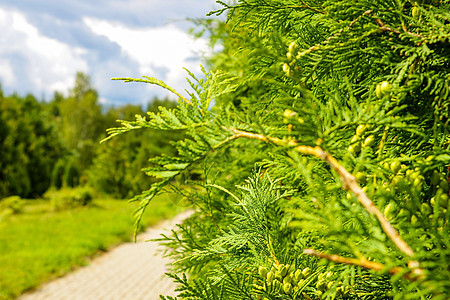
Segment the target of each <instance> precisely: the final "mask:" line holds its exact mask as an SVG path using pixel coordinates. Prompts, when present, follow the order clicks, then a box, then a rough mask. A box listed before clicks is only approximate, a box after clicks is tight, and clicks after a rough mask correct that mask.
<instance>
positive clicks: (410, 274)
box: [303, 249, 425, 281]
mask: <svg viewBox="0 0 450 300" xmlns="http://www.w3.org/2000/svg"><path fill="white" fill-rule="evenodd" d="M303 253H305V254H307V255H312V256H316V257H319V258H325V259H327V260H329V261H332V262H336V263H342V264H347V265H354V266H359V267H363V268H366V269H371V270H375V271H383V270H386V268H387V267H386V265H384V264H381V263H377V262H373V261H370V260H367V259H366V258H364V257H363V258H360V259H357V258H351V257H343V256H339V255H337V254H326V253H323V252H319V251H317V250H314V249H304V250H303ZM388 273H389V274H391V275H395V274H402V276H403V277H404V278H406V279H409V280H411V281H415V280H419V279H424V277H425V275H424V273H423V272H422V270H420V269H415V270H412V271H409V270H407V269H405V268H402V267H394V268H390V269H388Z"/></svg>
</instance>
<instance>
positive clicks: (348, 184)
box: [231, 128, 416, 265]
mask: <svg viewBox="0 0 450 300" xmlns="http://www.w3.org/2000/svg"><path fill="white" fill-rule="evenodd" d="M231 131H232V132H233V133H234V136H233V138H239V137H245V138H251V139H256V140H260V141H263V142H266V143H273V144H275V145H278V146H291V147H293V148H294V150H295V151H297V152H300V153H303V154H308V155H313V156H315V157H318V158H320V159H322V160H323V161H325V162H327V163H328V164H329V165H330V166H331V167H332V168H333V170H335V171H336V172H337V173H338V174H339V176H340V179H341V182H342V184H343V188H344V190H347V191H348V190H350V191H352V192H353V193H354V194H355V195H356V198H357V199H358V202H359V203H361V205H362V206H364V208H365V209H366V210H367V211H368V212H369V213H370V214H374V215H375V216H376V217H377V219H378V221H379V222H380V224H381V227H382V228H383V231H384V232H385V233H386V235H387V236H388V237H389V238H390V239H391V240H392V242H393V243H394V244H395V245H396V246H397V248H398V249H399V250H400V251H402V252H403V253H405V254H406V255H408V256H414V251H413V250H412V248H411V247H410V246H409V245H408V244H407V243H406V242H405V241H404V240H403V239H402V238H401V237H400V235H399V234H398V232H397V231H396V230H395V228H394V227H393V226H392V225H391V223H389V221H388V220H387V219H386V217H385V216H384V214H383V213H382V212H381V211H380V210H379V209H378V208H377V207H376V206H375V204H374V203H373V202H372V200H370V199H369V197H368V196H367V194H366V193H365V192H364V191H363V190H362V188H361V187H360V186H359V184H358V182H357V181H356V178H355V176H353V175H352V174H350V172H348V171H347V170H346V169H345V168H344V167H343V166H342V165H341V164H339V162H338V161H337V160H336V159H335V158H334V157H332V156H331V155H330V154H329V153H328V152H326V151H324V150H323V149H322V148H320V147H319V146H316V147H311V146H303V145H298V143H297V142H295V141H293V140H289V141H286V140H282V139H279V138H275V137H269V136H265V135H262V134H256V133H251V132H246V131H242V130H238V129H236V128H231ZM413 265H416V263H413Z"/></svg>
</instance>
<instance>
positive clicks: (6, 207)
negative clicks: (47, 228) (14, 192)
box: [0, 196, 24, 215]
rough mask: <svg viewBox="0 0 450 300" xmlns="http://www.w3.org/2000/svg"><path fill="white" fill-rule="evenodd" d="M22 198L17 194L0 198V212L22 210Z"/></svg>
mask: <svg viewBox="0 0 450 300" xmlns="http://www.w3.org/2000/svg"><path fill="white" fill-rule="evenodd" d="M23 205H24V203H23V200H22V198H20V197H19V196H10V197H7V198H3V199H1V200H0V214H2V215H10V214H19V213H21V212H22V211H23Z"/></svg>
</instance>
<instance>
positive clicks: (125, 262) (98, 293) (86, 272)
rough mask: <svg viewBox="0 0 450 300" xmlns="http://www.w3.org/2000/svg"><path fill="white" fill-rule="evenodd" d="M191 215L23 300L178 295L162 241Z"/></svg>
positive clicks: (139, 299)
mask: <svg viewBox="0 0 450 300" xmlns="http://www.w3.org/2000/svg"><path fill="white" fill-rule="evenodd" d="M189 214H191V212H190V211H186V212H183V213H181V214H179V215H177V216H176V217H175V218H173V219H172V220H167V221H164V222H162V223H160V224H158V225H156V226H154V227H151V228H149V229H148V230H147V231H145V232H144V233H141V234H139V235H138V241H137V242H136V243H125V244H122V245H120V246H118V247H116V248H114V249H112V250H111V251H110V252H107V253H106V254H104V255H102V256H100V257H98V258H96V259H94V260H92V262H91V263H90V264H89V265H88V266H86V267H82V268H79V269H77V270H76V271H74V272H73V273H69V274H68V275H66V276H64V277H61V278H58V279H56V280H54V281H51V282H49V283H46V284H44V285H43V286H42V287H41V288H39V289H37V290H35V291H33V292H30V293H27V294H24V295H22V296H21V297H20V298H19V299H20V300H103V299H105V300H106V299H107V300H116V299H117V300H154V299H160V298H159V295H160V294H162V295H170V296H175V293H174V289H175V284H174V283H173V282H172V280H171V279H170V278H167V277H165V276H163V275H164V273H165V272H166V264H168V263H170V262H169V260H168V259H167V258H163V257H162V253H161V251H162V249H163V248H162V247H161V246H159V245H158V243H156V242H145V241H146V240H149V239H154V238H159V237H160V234H161V233H164V232H168V231H169V230H170V229H172V228H174V227H175V224H179V223H181V221H182V220H183V219H185V218H186V217H187V216H189Z"/></svg>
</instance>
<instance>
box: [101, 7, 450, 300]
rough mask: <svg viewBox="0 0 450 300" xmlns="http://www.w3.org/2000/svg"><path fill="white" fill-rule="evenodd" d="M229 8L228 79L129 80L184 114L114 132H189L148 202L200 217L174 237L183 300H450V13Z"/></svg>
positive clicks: (164, 159)
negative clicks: (184, 83)
mask: <svg viewBox="0 0 450 300" xmlns="http://www.w3.org/2000/svg"><path fill="white" fill-rule="evenodd" d="M219 2H220V3H221V4H222V5H223V6H224V8H223V9H222V10H219V11H217V12H216V13H218V14H220V13H223V12H229V14H228V23H226V24H222V23H220V22H217V23H214V22H210V21H204V22H203V24H204V25H205V26H206V28H207V29H208V30H210V32H211V33H212V37H213V39H214V40H218V41H222V42H223V48H222V51H220V53H218V54H217V55H216V56H215V57H213V58H212V59H211V60H210V66H211V67H212V69H213V70H212V71H210V72H206V71H205V72H204V76H202V77H199V76H194V75H193V74H190V78H189V84H190V86H191V87H192V89H193V91H192V92H191V93H189V96H188V97H185V96H183V95H182V94H180V93H178V92H177V91H175V90H173V89H172V88H170V87H169V86H167V85H166V84H165V83H163V82H161V81H160V80H157V79H155V78H151V77H144V79H130V78H122V80H124V81H126V82H128V81H137V82H146V83H150V84H156V85H159V86H161V87H163V88H165V89H168V90H170V91H171V92H173V93H174V94H176V95H177V96H178V97H179V102H178V106H177V107H176V108H174V109H167V108H164V107H161V108H160V111H159V112H158V113H149V114H148V115H147V116H146V117H145V118H144V117H140V116H138V117H137V118H136V121H134V122H123V123H122V125H123V126H122V127H119V128H115V129H111V130H110V131H109V133H110V137H113V136H115V135H117V134H121V133H125V132H127V131H130V130H134V129H138V128H147V127H148V128H152V129H157V130H185V131H186V133H187V138H185V139H184V140H181V141H173V142H172V144H173V145H174V147H175V148H176V149H177V152H178V153H177V155H174V156H171V155H161V156H159V157H156V158H151V162H153V163H154V164H155V165H154V166H153V167H152V168H148V169H146V170H145V171H146V173H147V174H148V175H150V176H154V177H156V178H157V179H159V181H158V182H156V183H154V184H153V185H152V186H151V187H150V188H149V190H147V191H145V192H144V193H143V194H142V195H139V196H136V197H135V200H140V203H141V207H140V210H139V211H138V213H140V214H138V218H139V217H140V215H142V213H143V212H144V211H145V207H146V206H147V205H148V204H149V202H150V200H151V198H152V197H153V196H155V195H157V194H159V193H160V192H161V191H162V190H163V189H173V190H174V191H176V192H179V193H180V194H182V195H183V196H184V197H185V198H186V199H188V201H191V202H192V204H193V206H194V207H195V208H196V211H195V213H194V214H193V215H192V217H190V218H189V219H187V220H185V221H184V222H183V224H181V225H180V227H179V228H178V229H177V230H175V231H174V232H173V234H172V235H171V236H164V237H163V238H162V241H163V243H165V244H166V245H167V247H169V248H170V249H171V251H170V252H169V253H170V255H171V256H172V258H173V259H174V261H176V263H175V264H174V270H173V272H172V275H171V276H172V277H173V278H174V279H175V281H176V282H178V283H179V285H180V287H179V289H178V291H179V295H178V296H179V297H180V298H181V299H188V300H198V299H214V300H217V299H224V300H225V299H226V300H230V299H236V300H241V299H269V300H281V299H286V300H288V299H314V300H317V299H319V300H322V299H442V300H444V299H449V298H450V294H449V291H450V265H449V262H450V239H449V234H448V233H449V220H450V207H449V202H450V201H449V177H450V174H449V162H450V130H449V124H450V119H449V115H450V114H449V112H450V26H449V20H450V14H449V11H450V1H448V0H443V1H417V2H412V1H411V2H410V1H389V0H380V1H370V0H369V1H357V0H333V1H331V0H325V1H321V0H310V1H293V0H245V1H244V0H240V1H230V2H231V3H232V4H230V5H228V4H226V3H224V2H222V1H219ZM216 25H218V26H216ZM199 164H203V166H204V168H203V169H204V172H203V175H202V176H201V177H200V178H197V179H196V180H195V182H192V185H191V187H189V186H186V185H185V186H181V187H178V186H175V187H174V186H173V184H174V179H175V177H178V176H180V175H181V174H183V172H184V171H185V170H191V169H192V168H193V167H197V166H198V165H199ZM255 170H256V171H255ZM305 270H306V271H305ZM168 299H174V298H172V297H168ZM175 299H177V298H175Z"/></svg>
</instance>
